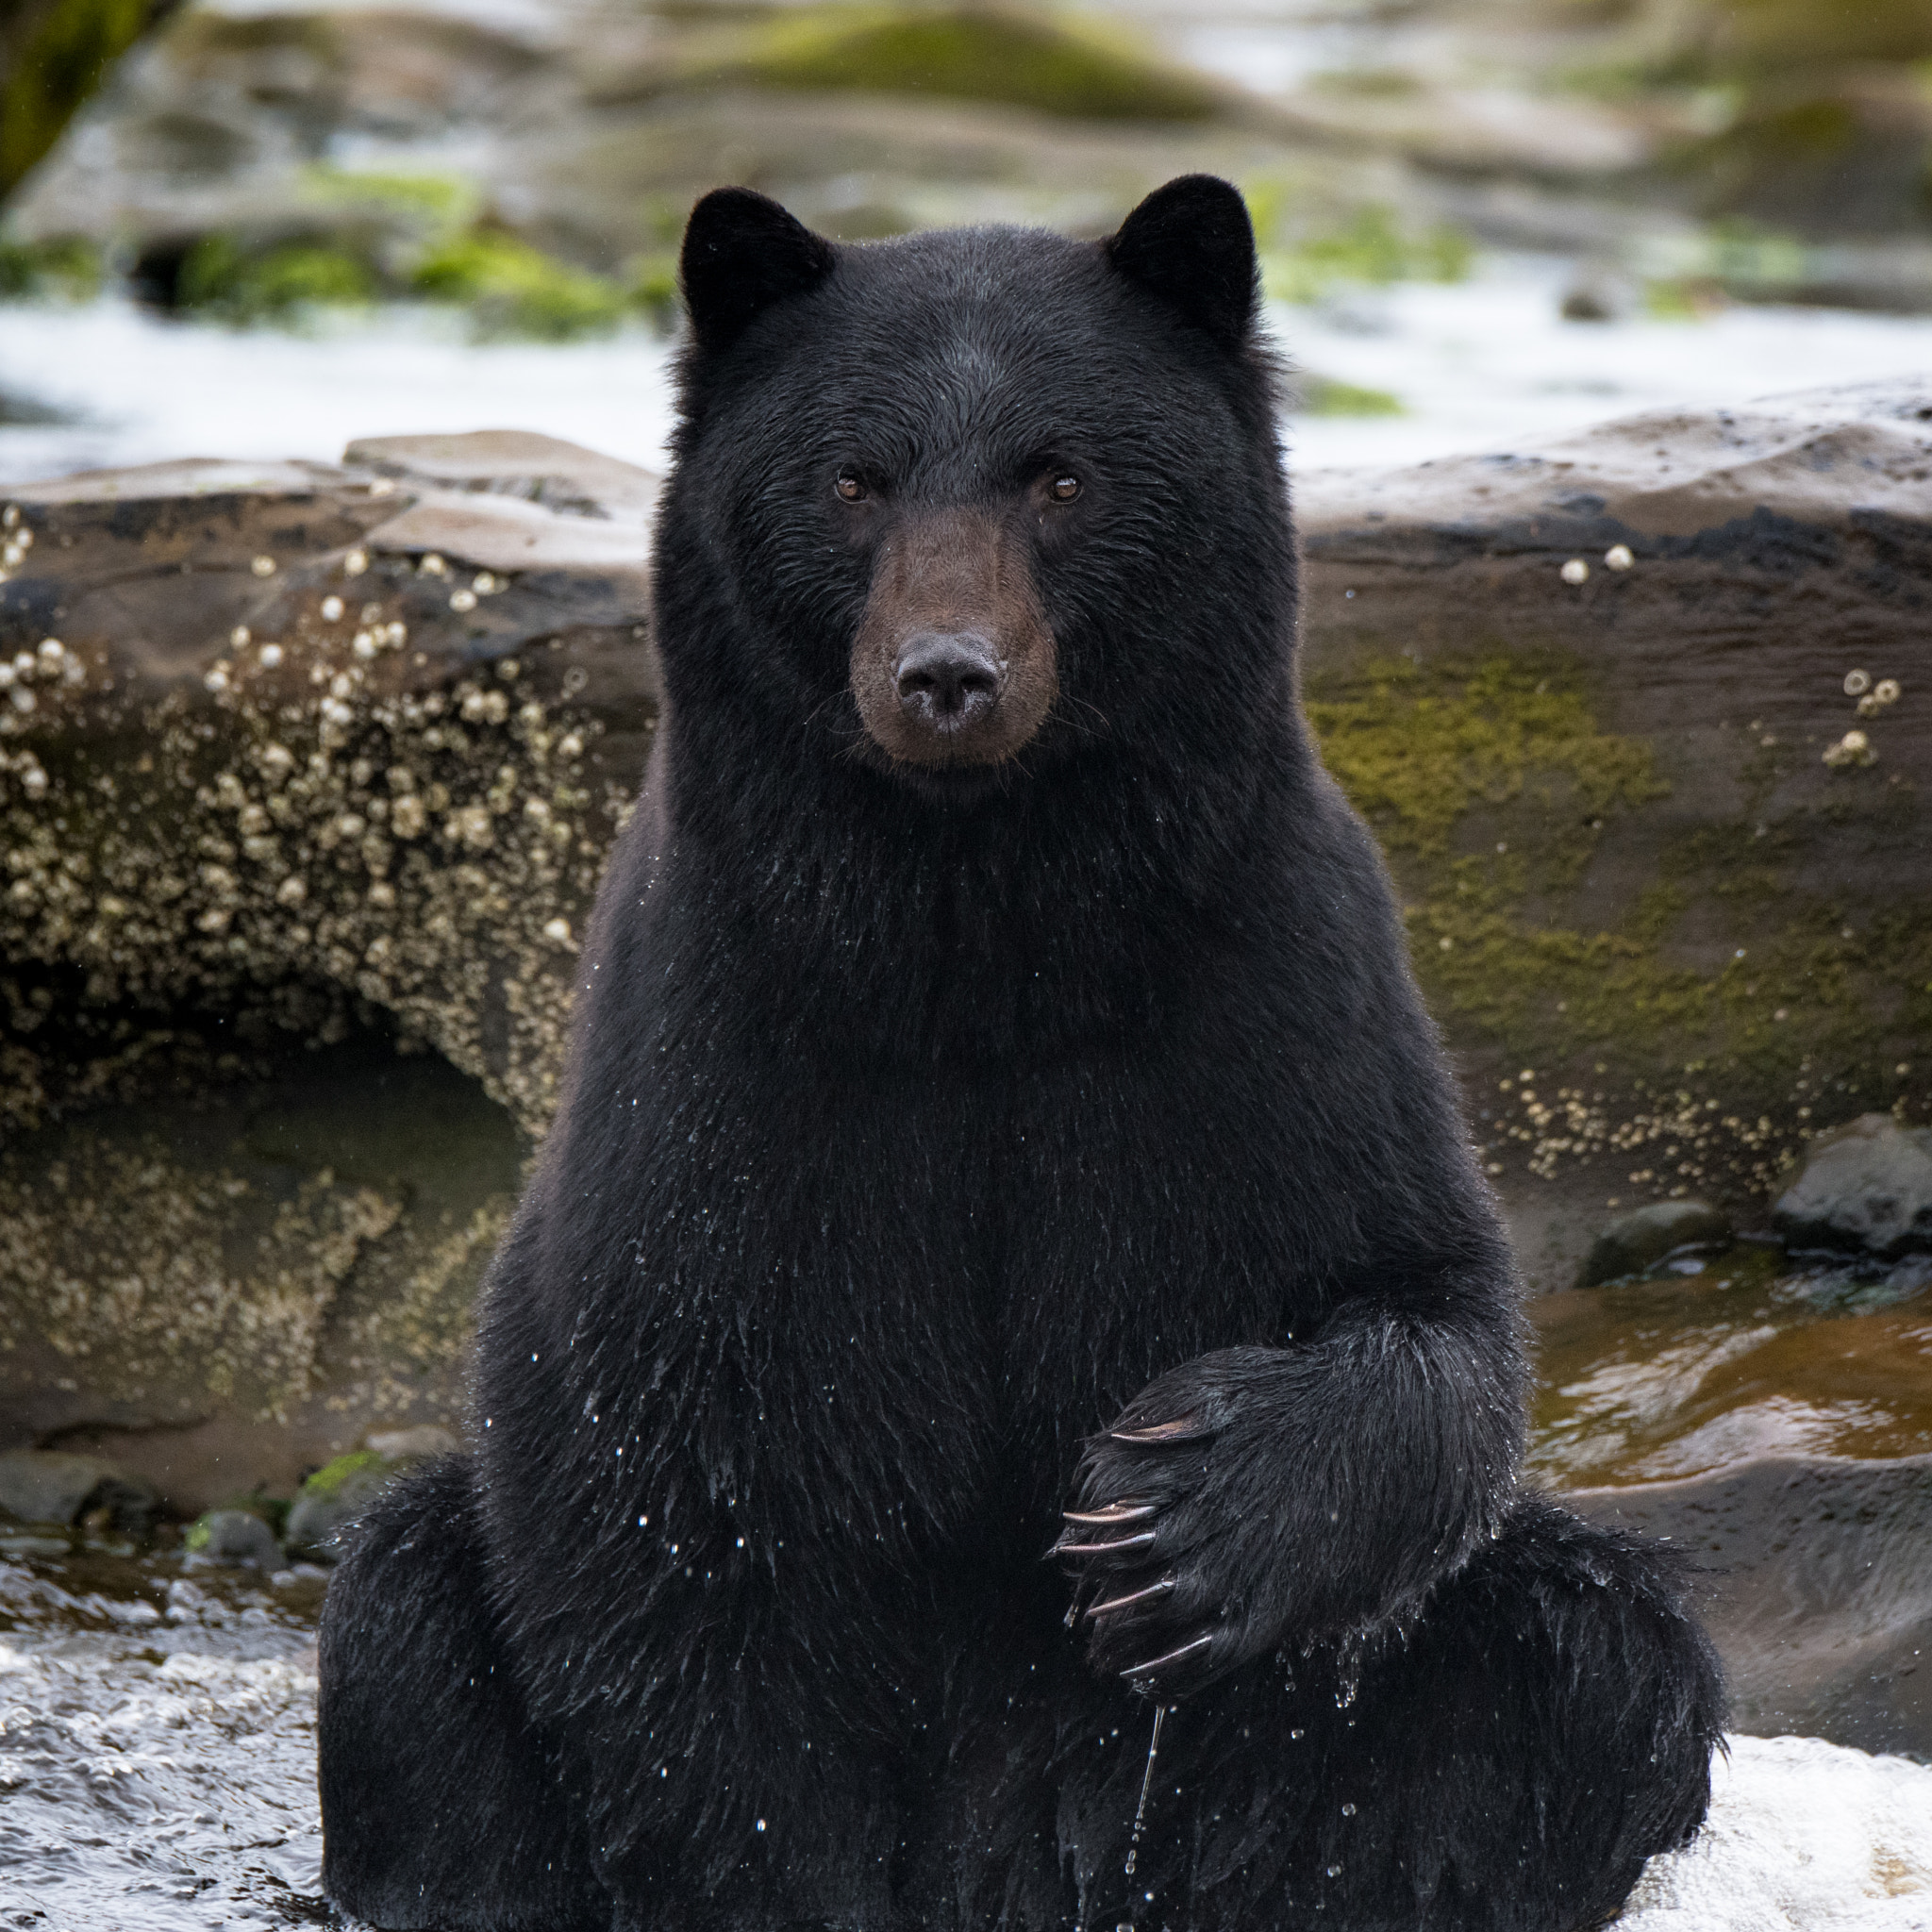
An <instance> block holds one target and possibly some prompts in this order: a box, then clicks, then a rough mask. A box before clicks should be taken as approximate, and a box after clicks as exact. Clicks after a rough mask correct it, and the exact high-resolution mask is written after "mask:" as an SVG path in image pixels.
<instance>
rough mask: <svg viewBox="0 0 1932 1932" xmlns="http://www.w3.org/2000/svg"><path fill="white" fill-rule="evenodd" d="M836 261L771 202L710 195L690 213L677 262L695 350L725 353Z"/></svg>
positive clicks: (732, 191)
mask: <svg viewBox="0 0 1932 1932" xmlns="http://www.w3.org/2000/svg"><path fill="white" fill-rule="evenodd" d="M835 259H836V257H835V256H834V254H833V251H832V244H831V243H830V242H827V241H826V240H825V239H824V237H823V236H822V235H814V234H813V233H812V231H811V230H810V229H809V228H808V227H807V226H806V225H805V224H804V223H803V222H801V221H799V220H798V219H797V218H796V217H795V216H792V215H790V214H788V213H787V212H786V211H785V210H784V209H783V208H780V207H779V206H778V204H777V203H776V202H775V201H774V200H773V199H772V198H771V197H770V196H769V195H765V194H760V193H758V192H757V190H755V189H751V188H714V189H713V190H712V191H711V192H710V193H709V194H708V195H706V196H705V198H704V199H703V200H702V201H701V202H699V203H698V205H697V207H695V208H692V209H691V220H690V221H689V222H688V223H686V225H685V229H684V252H683V254H682V256H681V257H680V258H679V261H678V276H679V279H680V280H681V281H682V282H683V284H684V305H685V307H686V308H688V309H689V310H690V311H691V332H692V333H693V334H694V335H695V336H696V337H697V340H698V346H699V347H700V348H702V349H705V350H708V351H710V352H711V353H713V354H715V353H717V352H718V351H719V350H722V349H727V348H729V347H730V346H731V344H732V343H733V342H735V341H737V340H738V338H739V337H740V336H741V334H743V332H744V330H745V328H746V327H747V326H748V325H749V324H750V323H751V321H752V319H753V318H754V317H755V316H757V315H758V313H759V311H760V310H762V309H765V308H770V307H771V306H772V304H773V303H774V302H777V301H780V300H782V299H783V298H784V297H785V296H787V295H803V294H805V293H806V292H807V291H809V290H811V289H815V288H816V287H817V286H818V285H819V283H820V282H822V281H824V278H825V276H826V275H829V274H830V273H831V270H832V264H833V262H834V260H835Z"/></svg>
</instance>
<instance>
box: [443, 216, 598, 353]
mask: <svg viewBox="0 0 1932 1932" xmlns="http://www.w3.org/2000/svg"><path fill="white" fill-rule="evenodd" d="M411 281H412V286H413V288H414V289H415V291H416V292H417V293H418V294H420V295H426V296H427V297H428V298H429V299H430V300H431V301H433V302H453V303H460V304H462V305H463V306H465V307H466V308H469V310H470V312H471V315H472V317H473V318H474V320H475V326H476V330H477V333H478V334H480V335H484V336H497V337H500V336H524V337H530V338H533V339H535V340H537V341H551V342H561V341H575V340H577V339H579V338H581V337H585V336H594V335H608V333H609V332H610V331H611V330H612V329H614V328H616V327H617V325H618V324H619V323H620V322H622V321H623V319H624V312H625V295H624V291H623V290H622V289H620V288H619V287H618V286H617V284H616V283H614V282H611V281H608V280H607V279H606V278H605V277H604V276H602V275H591V274H589V273H588V272H586V271H585V270H583V269H577V268H572V267H571V266H569V264H567V263H565V262H560V261H558V260H556V259H554V258H552V257H550V256H547V255H545V254H543V253H542V252H541V250H539V249H536V248H532V247H531V246H530V244H529V243H528V242H521V241H519V240H518V239H517V238H516V237H515V236H513V235H506V234H501V233H497V232H495V231H491V230H483V231H472V232H471V233H469V234H467V235H461V236H458V237H456V238H454V239H452V240H450V241H448V242H443V243H441V245H439V246H437V247H435V248H432V249H431V250H430V252H429V253H428V254H427V255H426V256H425V257H424V258H423V259H422V260H421V261H420V262H419V263H418V264H417V266H416V270H415V273H414V275H413V276H412V278H411Z"/></svg>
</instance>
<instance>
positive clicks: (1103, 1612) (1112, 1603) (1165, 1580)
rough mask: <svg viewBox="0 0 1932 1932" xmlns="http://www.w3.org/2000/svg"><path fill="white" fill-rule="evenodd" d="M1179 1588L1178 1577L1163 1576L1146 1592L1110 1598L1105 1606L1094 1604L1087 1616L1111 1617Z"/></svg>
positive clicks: (1140, 1591) (1150, 1585)
mask: <svg viewBox="0 0 1932 1932" xmlns="http://www.w3.org/2000/svg"><path fill="white" fill-rule="evenodd" d="M1179 1587H1180V1580H1179V1578H1178V1577H1174V1576H1163V1577H1162V1578H1161V1579H1160V1581H1159V1582H1158V1583H1150V1584H1149V1585H1148V1586H1147V1588H1146V1589H1145V1590H1136V1591H1129V1592H1128V1593H1127V1594H1126V1595H1125V1596H1110V1597H1108V1600H1107V1601H1106V1602H1105V1603H1104V1604H1094V1605H1092V1606H1091V1607H1090V1608H1089V1609H1088V1612H1087V1614H1088V1615H1089V1616H1090V1617H1108V1616H1111V1615H1112V1614H1113V1612H1114V1611H1115V1610H1124V1609H1126V1608H1127V1607H1128V1606H1129V1605H1132V1604H1143V1603H1145V1602H1146V1601H1147V1599H1148V1598H1149V1597H1151V1596H1166V1595H1167V1594H1168V1592H1169V1591H1174V1590H1177V1589H1178V1588H1179Z"/></svg>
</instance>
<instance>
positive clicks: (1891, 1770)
mask: <svg viewBox="0 0 1932 1932" xmlns="http://www.w3.org/2000/svg"><path fill="white" fill-rule="evenodd" d="M1928 1927H1932V1769H1928V1768H1927V1767H1925V1766H1924V1765H1923V1764H1914V1763H1912V1762H1911V1761H1910V1760H1909V1759H1907V1758H1904V1757H1870V1756H1868V1755H1867V1754H1866V1753H1865V1752H1863V1751H1850V1750H1847V1749H1845V1748H1844V1747H1843V1746H1842V1745H1839V1744H1827V1743H1825V1742H1824V1740H1823V1739H1820V1738H1733V1739H1732V1740H1731V1749H1730V1757H1729V1758H1728V1759H1725V1758H1723V1757H1720V1758H1719V1759H1718V1760H1717V1762H1716V1763H1715V1764H1713V1765H1712V1767H1711V1806H1710V1817H1709V1819H1708V1821H1707V1823H1706V1824H1705V1827H1704V1830H1703V1832H1702V1833H1701V1834H1700V1835H1699V1837H1698V1839H1697V1840H1696V1842H1695V1843H1694V1844H1692V1845H1691V1847H1690V1849H1689V1850H1687V1851H1683V1852H1679V1853H1677V1854H1676V1855H1675V1856H1674V1857H1668V1858H1656V1859H1653V1860H1652V1861H1651V1865H1650V1869H1649V1870H1648V1871H1647V1872H1646V1873H1645V1874H1643V1878H1642V1881H1641V1883H1640V1884H1639V1886H1638V1888H1637V1891H1636V1893H1635V1894H1634V1896H1633V1897H1632V1899H1631V1901H1630V1903H1629V1905H1628V1906H1626V1907H1624V1913H1623V1916H1622V1917H1621V1918H1620V1919H1618V1921H1617V1932H1927V1928H1928Z"/></svg>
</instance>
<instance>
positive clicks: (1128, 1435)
mask: <svg viewBox="0 0 1932 1932" xmlns="http://www.w3.org/2000/svg"><path fill="white" fill-rule="evenodd" d="M1107 1433H1108V1435H1109V1436H1111V1437H1112V1438H1113V1440H1114V1441H1116V1442H1140V1443H1146V1442H1199V1441H1206V1440H1207V1438H1208V1437H1209V1436H1211V1435H1212V1434H1213V1433H1214V1431H1213V1430H1212V1429H1210V1428H1208V1426H1207V1425H1206V1424H1204V1423H1203V1422H1202V1420H1201V1418H1200V1417H1199V1416H1197V1415H1183V1416H1176V1417H1175V1418H1174V1421H1173V1422H1171V1423H1150V1424H1148V1425H1147V1426H1146V1427H1145V1428H1144V1429H1109V1430H1108V1432H1107Z"/></svg>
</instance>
